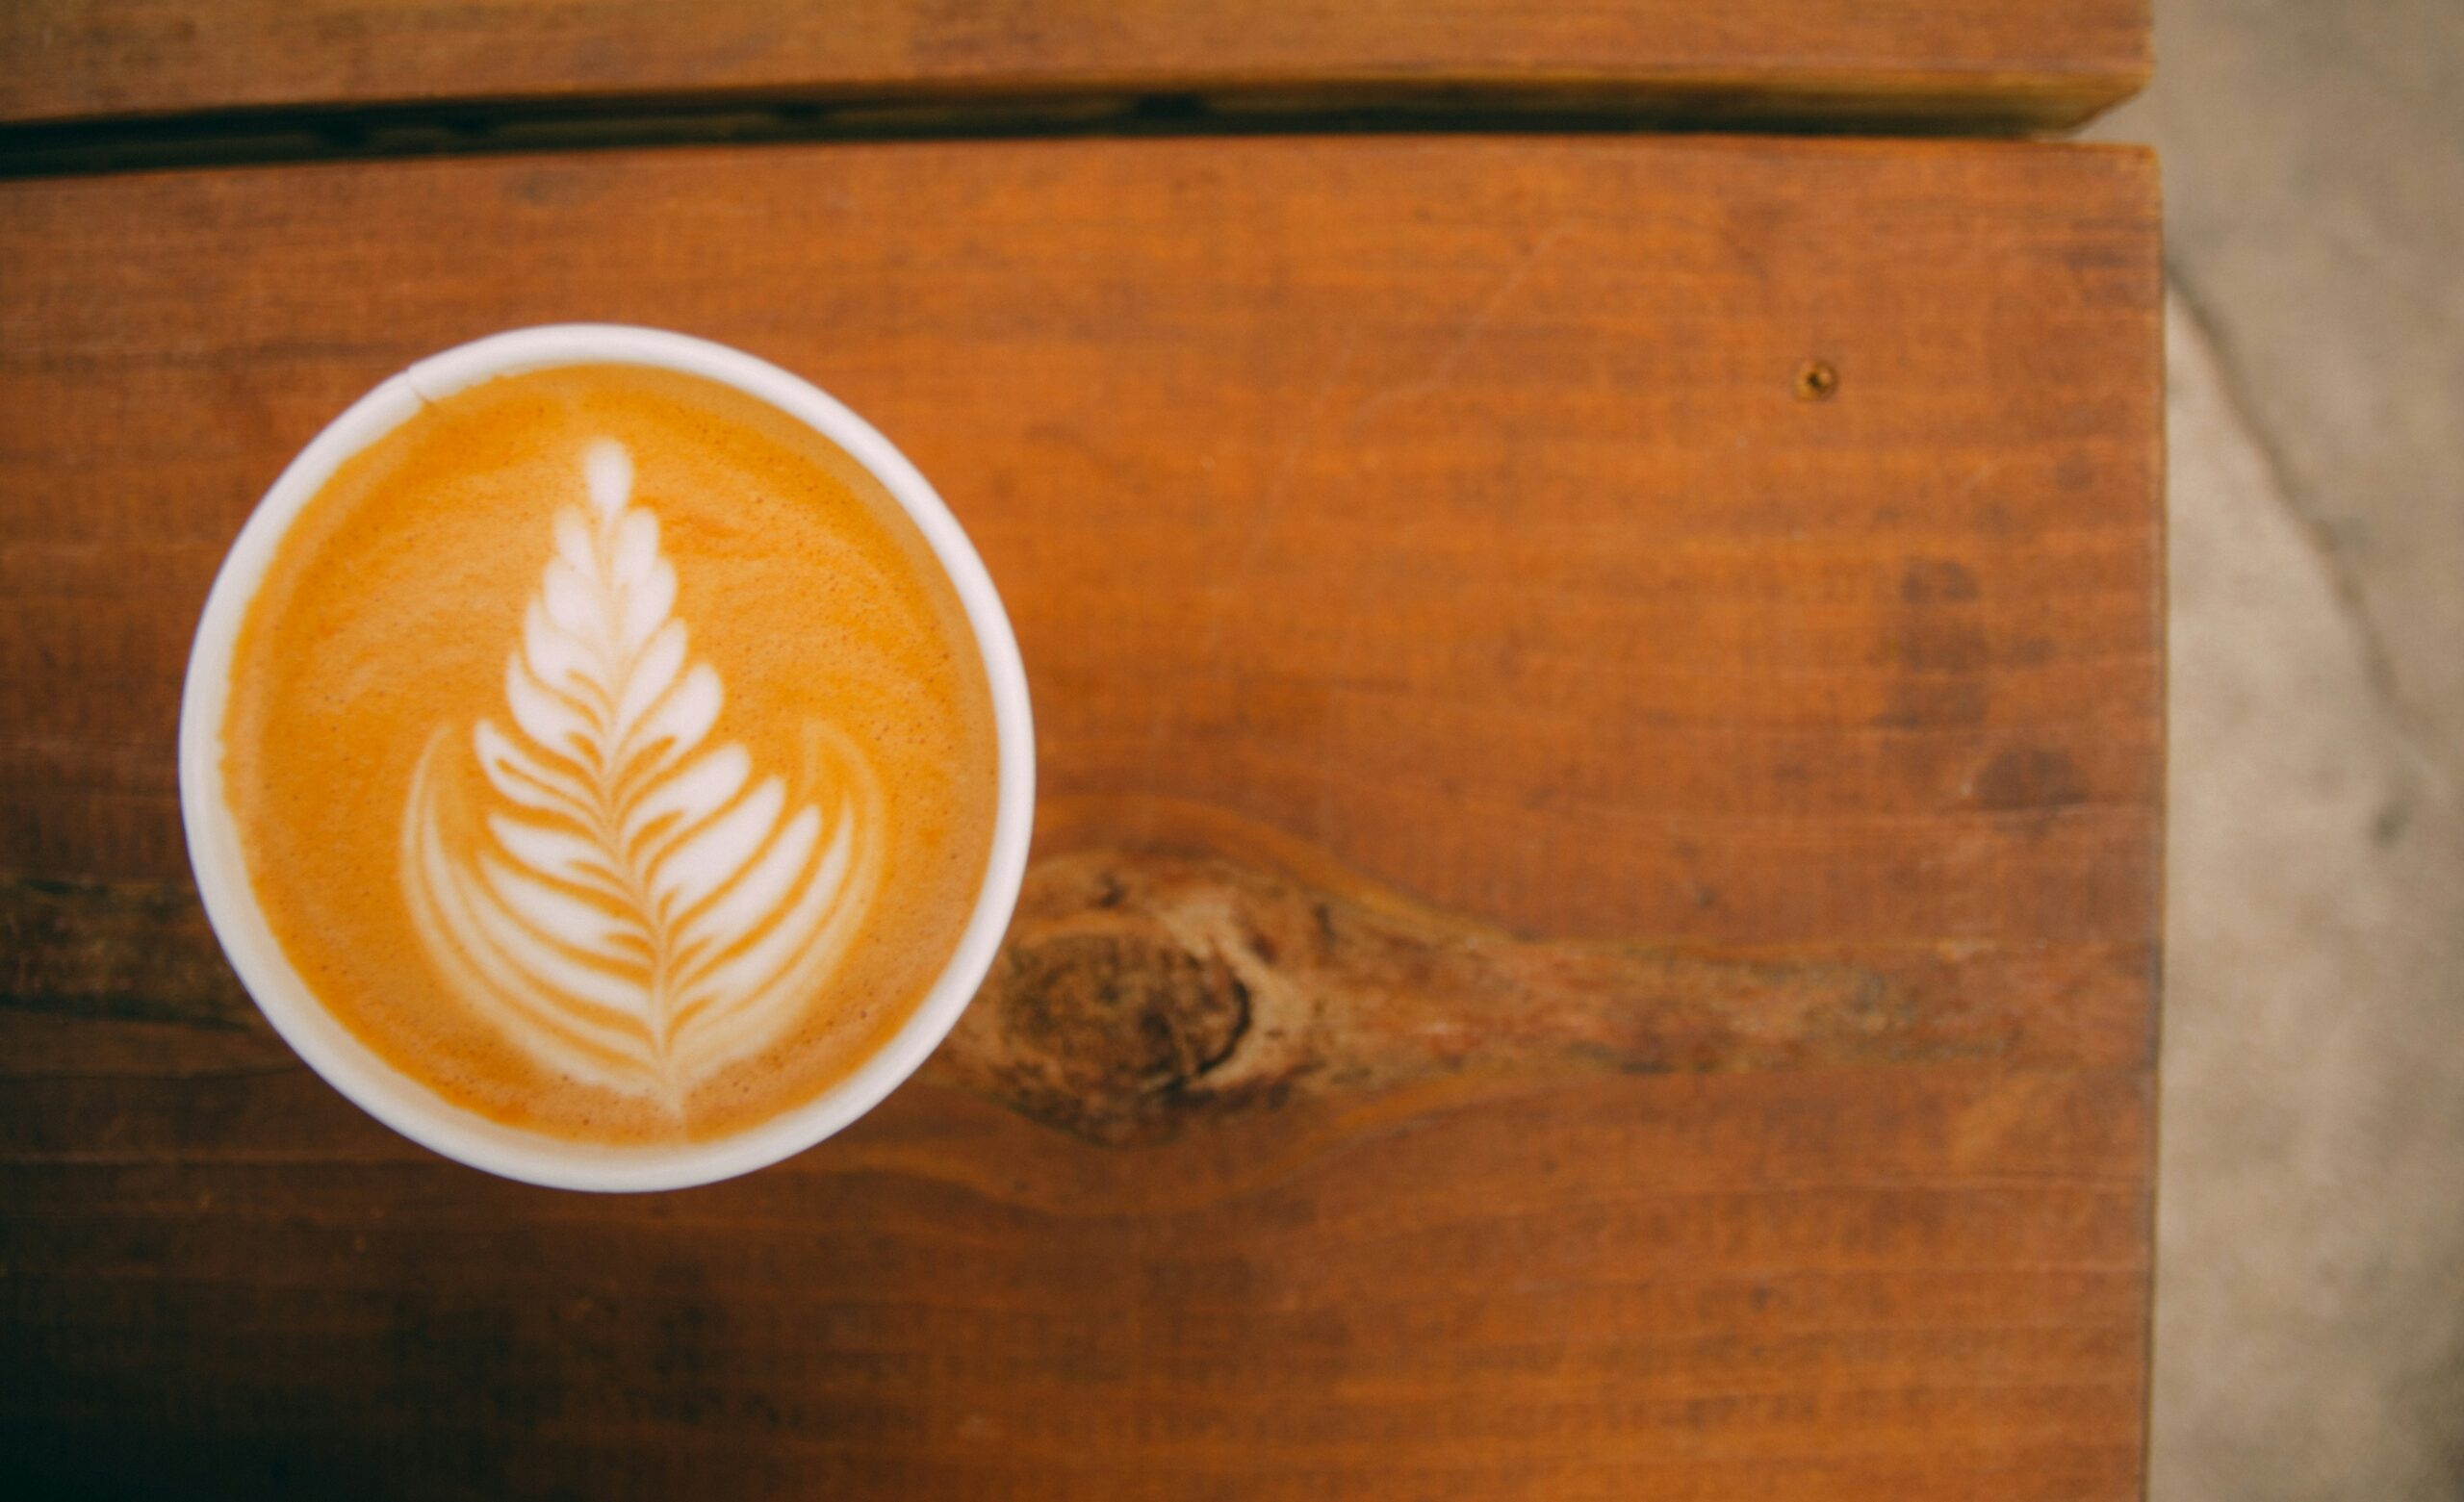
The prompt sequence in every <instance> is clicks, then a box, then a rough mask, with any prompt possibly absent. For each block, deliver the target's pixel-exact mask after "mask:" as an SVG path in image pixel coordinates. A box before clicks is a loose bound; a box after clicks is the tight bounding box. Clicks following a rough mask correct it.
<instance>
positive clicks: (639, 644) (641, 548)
mask: <svg viewBox="0 0 2464 1502" xmlns="http://www.w3.org/2000/svg"><path fill="white" fill-rule="evenodd" d="M582 462H583V470H584V475H585V479H586V482H587V485H586V488H587V493H588V496H589V501H590V504H589V506H588V508H587V510H585V509H584V508H581V507H574V506H568V507H566V508H564V509H562V510H561V511H559V512H558V513H557V514H556V516H555V519H554V523H553V536H552V539H551V541H552V548H551V552H550V556H549V559H548V563H547V566H546V570H545V573H543V574H542V576H541V578H540V581H539V585H538V589H537V591H536V593H535V594H534V595H533V596H532V598H530V600H529V603H528V607H527V609H526V613H525V616H524V620H523V626H522V634H521V640H520V641H519V642H518V643H516V644H514V645H513V646H512V648H511V650H510V651H509V653H508V655H507V657H506V659H505V674H504V710H505V723H504V724H503V725H501V726H500V725H499V724H498V722H497V721H496V720H495V719H494V718H493V717H483V718H481V719H479V720H478V721H477V722H476V723H475V725H472V726H439V727H437V729H436V730H435V732H434V734H433V736H432V737H431V739H430V740H429V742H428V745H427V748H426V751H425V752H424V754H423V756H422V757H421V759H420V762H419V767H418V771H417V773H416V775H415V776H414V777H413V779H412V783H411V789H410V795H409V798H408V801H407V803H406V806H405V808H404V810H403V819H402V837H401V870H400V878H401V882H402V888H403V892H404V896H405V898H406V901H407V904H408V906H409V908H410V911H411V914H412V918H413V921H414V924H415V926H416V928H417V931H418V933H419V936H420V939H421V941H422V943H423V945H424V948H425V950H426V952H427V955H428V957H429V959H430V960H431V961H432V962H433V963H434V965H435V966H436V968H437V970H438V971H439V972H440V974H441V975H443V976H444V977H446V978H447V979H448V980H449V981H450V983H451V984H452V985H453V987H454V988H455V990H456V991H457V992H458V993H459V994H460V996H461V998H462V1000H463V1001H464V1002H465V1003H466V1004H468V1005H469V1006H472V1007H473V1008H474V1009H475V1010H476V1011H477V1012H479V1013H480V1014H481V1015H483V1016H485V1017H486V1018H487V1019H488V1020H489V1021H490V1022H491V1023H492V1024H493V1025H494V1026H495V1027H497V1028H498V1029H499V1030H501V1031H502V1033H503V1034H504V1035H505V1036H506V1037H507V1038H508V1039H510V1040H512V1041H513V1042H515V1043H516V1044H518V1045H519V1046H520V1047H522V1048H523V1049H524V1050H526V1052H527V1053H528V1054H529V1055H530V1056H533V1057H534V1058H536V1059H537V1060H538V1061H539V1062H540V1063H541V1064H543V1065H545V1066H547V1067H549V1068H551V1069H552V1070H554V1071H556V1072H558V1073H561V1074H563V1075H565V1076H566V1077H568V1078H572V1079H576V1080H585V1081H590V1082H595V1083H597V1084H600V1085H603V1086H605V1087H608V1088H611V1089H615V1090H619V1091H623V1092H627V1093H629V1094H638V1095H648V1096H652V1097H655V1099H657V1100H659V1101H661V1102H663V1103H664V1104H665V1105H666V1107H668V1108H669V1109H670V1110H671V1111H674V1112H676V1113H678V1114H679V1115H680V1114H681V1113H682V1111H683V1103H684V1099H685V1096H686V1095H687V1093H688V1092H689V1091H690V1090H691V1089H692V1087H693V1086H694V1085H696V1084H697V1083H699V1082H702V1081H704V1080H706V1079H707V1078H708V1077H709V1076H711V1075H712V1074H714V1073H716V1072H717V1071H719V1070H720V1069H722V1068H724V1067H725V1066H726V1065H728V1064H730V1063H732V1062H733V1061H735V1060H737V1059H739V1058H742V1057H744V1056H747V1055H750V1054H754V1053H757V1052H758V1051H759V1050H761V1049H762V1048H764V1047H766V1046H768V1045H769V1044H771V1043H772V1042H774V1041H775V1040H776V1039H777V1038H778V1037H779V1036H780V1035H781V1034H782V1033H783V1031H786V1030H787V1029H789V1028H790V1027H792V1026H793V1025H794V1024H795V1022H796V1020H797V1018H798V1016H799V1015H800V1013H801V1012H802V1010H803V1008H804V1006H805V1005H806V1004H807V1003H808V1002H809V999H810V997H811V996H812V994H813V993H814V991H815V989H816V988H817V987H819V986H820V985H821V984H822V983H823V982H825V981H826V980H828V978H829V977H830V975H831V973H832V972H833V971H834V969H835V968H836V966H837V964H838V962H839V960H840V959H841V957H842V956H843V955H844V954H845V952H846V950H847V947H848V943H849V940H850V939H851V938H852V937H853V936H854V934H855V932H856V930H857V929H858V927H859V926H860V924H861V923H862V921H863V918H864V914H865V912H866V910H867V909H868V907H869V906H870V905H871V904H872V902H873V900H874V897H875V896H876V894H877V892H878V889H879V887H880V883H881V878H882V855H881V848H882V840H881V838H880V833H881V825H882V820H883V795H882V790H881V786H880V783H879V780H878V778H877V777H876V776H874V774H873V772H872V770H871V768H870V766H869V765H868V764H867V762H866V760H865V758H864V756H863V753H862V752H861V751H860V750H859V749H858V748H857V747H856V745H855V744H854V743H853V742H852V741H850V740H849V739H848V738H847V737H845V736H844V735H842V734H839V733H837V732H836V731H835V729H834V727H832V726H818V725H817V726H813V727H812V729H813V732H814V733H813V738H814V742H815V744H816V745H817V746H819V747H820V748H822V751H823V753H822V754H820V755H819V756H817V757H816V758H815V762H816V765H817V768H818V772H817V775H813V776H807V777H804V778H800V779H799V780H800V783H801V785H797V786H793V787H791V785H790V783H789V781H788V779H787V778H786V777H785V776H781V775H779V774H778V773H776V772H766V773H765V770H764V769H761V768H758V767H757V766H755V764H754V758H753V756H752V754H751V753H750V752H749V751H747V750H746V749H745V747H744V746H743V745H741V744H739V743H734V742H726V743H719V744H712V742H711V736H712V732H713V730H714V729H715V728H716V727H717V725H718V722H719V719H720V715H721V711H722V709H723V707H724V705H725V703H726V691H725V689H724V686H723V685H722V684H721V682H720V679H719V675H718V674H717V672H716V671H715V670H714V669H712V668H711V667H710V666H709V665H708V664H707V663H703V662H697V661H695V660H693V657H692V653H691V650H690V645H689V637H688V632H687V627H686V624H685V623H684V622H683V621H681V620H679V619H677V617H676V615H675V605H676V595H677V580H676V571H675V569H674V568H673V566H672V565H671V564H670V563H669V562H668V560H667V559H666V557H665V556H663V554H662V553H661V551H660V547H659V524H658V519H657V517H656V516H655V514H654V513H653V512H652V510H651V509H650V508H649V507H648V506H646V505H642V504H638V503H636V502H635V501H634V500H633V498H632V483H633V464H632V458H631V455H630V454H629V452H628V450H627V449H626V447H625V446H623V445H622V444H620V443H617V442H615V441H613V440H609V439H602V440H600V441H599V442H597V443H595V444H593V445H591V446H589V448H588V449H587V451H586V453H585V455H584V456H583V460H582ZM458 755H467V756H469V757H471V758H473V760H474V762H475V765H476V767H477V769H478V771H479V772H480V774H481V776H482V781H483V783H484V786H485V788H486V790H487V792H488V793H489V794H492V795H493V797H492V798H490V799H489V800H488V805H487V806H486V807H485V808H484V810H483V811H482V812H481V814H480V816H479V817H478V818H476V819H467V820H463V821H460V822H459V825H458V827H462V828H466V829H469V830H472V831H475V833H474V834H472V835H470V836H468V837H465V838H462V839H460V840H458V841H457V839H456V837H455V835H454V833H453V832H452V831H453V830H454V829H455V828H456V827H457V824H456V822H455V821H452V820H450V819H449V818H448V817H447V814H446V808H445V802H444V799H445V789H446V787H447V785H448V781H449V779H448V777H446V776H444V775H443V767H442V764H443V762H444V761H445V759H446V758H449V757H453V756H458Z"/></svg>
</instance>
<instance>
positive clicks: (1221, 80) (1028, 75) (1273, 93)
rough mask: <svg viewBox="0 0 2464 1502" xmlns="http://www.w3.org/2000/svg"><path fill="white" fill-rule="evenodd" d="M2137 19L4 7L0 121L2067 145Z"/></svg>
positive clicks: (2034, 5) (1597, 10)
mask: <svg viewBox="0 0 2464 1502" xmlns="http://www.w3.org/2000/svg"><path fill="white" fill-rule="evenodd" d="M2148 59H2149V43H2148V17H2147V4H2146V0H1904V3H1901V4H1896V5H1874V4H1870V3H1866V0H1737V3H1732V4H1725V5H1702V4H1696V3H1690V0H1649V3H1644V4H1609V3H1600V0H1591V3H1583V4H1566V5H1549V6H1510V5H1501V4H1498V3H1496V0H1420V3H1415V4H1409V5H1399V4H1373V5H1337V6H1326V5H1319V4H1304V3H1287V4H1281V5H1270V6H1259V5H1255V4H1250V3H1246V0H1135V3H1127V4H1123V3H1117V0H976V3H969V4H963V5H923V4H917V3H914V0H846V3H838V4H831V5H816V4H809V3H803V0H702V3H699V4H695V5H692V6H689V7H685V6H676V5H671V4H667V3H665V0H528V3H523V4H472V3H470V0H410V3H403V0H305V3H303V0H211V3H208V4H205V5H202V6H200V5H198V4H195V3H193V0H191V3H174V0H19V3H16V4H13V5H11V6H9V7H6V8H5V9H0V121H6V122H15V123H19V124H26V123H34V122H61V121H76V120H96V119H107V118H115V117H124V116H132V115H134V116H161V115H184V114H193V113H198V112H206V113H212V112H229V111H259V110H268V109H314V110H327V111H331V110H342V109H361V108H366V107H369V106H379V105H401V104H405V103H411V102H419V101H431V102H433V101H475V100H477V101H506V100H533V101H536V100H567V101H573V100H600V101H604V100H609V99H634V100H641V99H656V98H678V97H695V96H708V95H712V94H719V95H734V96H740V97H749V98H754V97H767V98H792V99H802V100H850V99H855V100H870V101H876V102H886V101H899V100H907V101H914V100H919V99H922V100H940V101H944V102H950V101H959V100H965V99H975V100H979V101H981V100H987V99H998V98H1003V97H1010V98H1017V97H1022V96H1032V97H1043V98H1047V99H1062V98H1068V99H1077V100H1082V101H1083V100H1091V99H1102V98H1120V97H1128V96H1152V95H1171V96H1187V97H1194V98H1197V99H1202V100H1207V101H1212V102H1215V103H1217V104H1219V105H1222V106H1224V107H1227V108H1231V109H1234V110H1251V111H1255V110H1266V111H1270V112H1287V111H1291V110H1295V109H1302V110H1312V111H1316V110H1324V109H1328V108H1333V107H1342V106H1359V105H1375V104H1380V103H1384V104H1414V105H1418V106H1420V107H1423V108H1427V107H1436V106H1451V107H1456V108H1459V107H1460V106H1461V105H1463V104H1464V103H1465V102H1467V100H1472V99H1478V98H1483V97H1485V98H1488V99H1490V100H1491V101H1493V102H1504V103H1509V104H1513V103H1520V104H1522V105H1524V106H1526V107H1533V108H1543V109H1549V110H1557V111H1564V110H1568V109H1578V110H1579V109H1593V110H1609V111H1613V112H1619V113H1624V114H1628V115H1634V114H1641V115H1649V116H1652V117H1655V118H1663V119H1665V118H1678V119H1691V120H1696V121H1727V122H1730V123H1740V122H1745V121H1758V120H1770V119H1782V120H1796V121H1802V120H1807V119H1822V118H1830V119H1834V120H1846V121H1858V122H1864V123H1877V122H1890V121H1902V122H1906V121H1940V120H1960V121H1967V122H1973V123H1985V124H2000V125H2020V126H2062V125H2069V124H2075V123H2077V122H2079V121H2080V120H2083V119H2085V118H2087V117H2088V116H2089V115H2092V114H2094V113H2096V112H2097V111H2099V110H2101V109H2104V108H2105V107H2107V106H2109V105H2112V104H2114V103H2116V102H2117V101H2119V100H2121V99H2123V98H2126V97H2128V96H2129V95H2130V94H2132V93H2134V92H2136V91H2137V90H2138V89H2139V88H2140V87H2141V86H2142V85H2143V83H2144V82H2145V79H2146V74H2147V69H2148V65H2149V64H2148Z"/></svg>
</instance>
